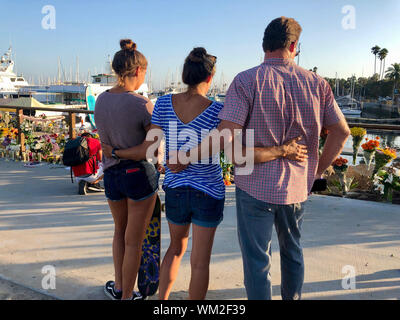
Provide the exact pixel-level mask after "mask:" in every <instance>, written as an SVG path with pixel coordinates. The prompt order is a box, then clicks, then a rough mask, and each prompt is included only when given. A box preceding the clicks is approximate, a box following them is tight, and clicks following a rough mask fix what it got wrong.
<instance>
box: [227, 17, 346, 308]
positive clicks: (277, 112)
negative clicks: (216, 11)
mask: <svg viewBox="0 0 400 320" xmlns="http://www.w3.org/2000/svg"><path fill="white" fill-rule="evenodd" d="M301 31H302V29H301V27H300V25H299V24H298V23H297V22H296V21H295V20H294V19H291V18H286V17H280V18H277V19H275V20H273V21H272V22H271V23H270V24H269V25H268V26H267V28H266V29H265V33H264V39H263V49H264V52H265V60H264V62H263V63H262V64H261V65H259V66H257V67H255V68H252V69H249V70H247V71H244V72H241V73H239V74H238V75H237V76H236V77H235V79H234V80H233V82H232V84H231V85H230V88H229V90H228V92H227V95H226V99H225V106H224V108H223V109H222V111H221V112H220V114H219V118H220V119H221V120H222V122H221V124H220V126H219V129H220V130H222V129H225V128H228V129H230V130H233V129H244V130H248V129H252V130H254V137H255V141H254V145H255V146H256V147H269V146H277V145H281V144H284V143H285V142H286V141H288V140H289V139H292V138H294V137H297V136H301V137H302V138H303V139H302V140H301V141H300V142H299V143H300V144H303V145H305V146H306V147H307V149H308V160H307V161H299V162H295V161H293V160H292V159H290V158H278V159H276V160H273V161H269V162H265V163H261V164H256V165H255V167H254V171H253V173H252V174H250V175H236V176H235V184H236V209H237V223H238V235H239V243H240V247H241V251H242V256H243V267H244V283H245V287H246V292H247V296H248V298H249V299H256V300H262V299H271V296H272V290H271V288H272V287H271V276H270V269H271V235H272V228H273V226H274V225H275V228H276V231H277V235H278V240H279V247H280V257H281V275H282V277H281V295H282V299H285V300H286V299H289V300H290V299H300V298H301V292H302V286H303V282H304V261H303V250H302V247H301V244H300V237H301V225H302V222H303V217H304V202H305V201H306V200H307V197H308V195H309V193H310V190H311V188H312V186H313V183H314V181H315V180H316V179H317V178H320V177H321V175H322V174H323V173H324V172H325V170H326V169H327V168H328V167H329V166H330V165H331V163H332V162H333V161H334V159H335V158H336V157H337V156H338V155H339V154H340V153H341V151H342V149H343V146H344V144H345V141H346V140H347V138H348V136H349V134H350V131H349V128H348V126H347V123H346V120H345V118H344V116H343V114H342V112H341V111H340V109H339V107H338V105H337V103H336V102H335V99H334V95H333V93H332V90H331V88H330V86H329V84H328V83H327V82H326V81H325V80H324V79H323V78H322V77H320V76H318V75H317V74H316V73H314V72H309V71H307V70H305V69H303V68H301V67H299V66H297V65H296V63H295V61H294V58H295V56H296V54H297V45H298V40H299V37H300V33H301ZM323 128H325V129H327V130H328V132H329V134H328V136H327V140H326V143H325V147H324V150H323V152H322V155H321V157H320V158H319V157H318V141H319V136H320V133H321V130H322V129H323Z"/></svg>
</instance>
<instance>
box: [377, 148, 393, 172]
mask: <svg viewBox="0 0 400 320" xmlns="http://www.w3.org/2000/svg"><path fill="white" fill-rule="evenodd" d="M396 158H397V153H396V150H394V149H391V148H385V149H382V148H377V149H376V154H375V168H374V175H375V174H376V173H377V172H378V171H379V170H380V169H381V168H383V167H385V166H386V165H387V164H389V163H390V162H391V161H392V160H394V159H396Z"/></svg>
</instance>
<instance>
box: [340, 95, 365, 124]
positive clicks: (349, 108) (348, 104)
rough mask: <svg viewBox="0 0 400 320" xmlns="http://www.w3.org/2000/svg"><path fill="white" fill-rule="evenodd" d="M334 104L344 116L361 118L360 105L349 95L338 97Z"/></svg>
mask: <svg viewBox="0 0 400 320" xmlns="http://www.w3.org/2000/svg"><path fill="white" fill-rule="evenodd" d="M336 102H337V104H338V105H339V107H340V109H341V110H342V112H343V114H344V115H345V116H347V117H353V118H359V117H361V113H362V110H361V107H360V103H359V102H358V101H357V100H356V99H354V98H352V97H351V96H350V95H347V96H342V97H338V98H336Z"/></svg>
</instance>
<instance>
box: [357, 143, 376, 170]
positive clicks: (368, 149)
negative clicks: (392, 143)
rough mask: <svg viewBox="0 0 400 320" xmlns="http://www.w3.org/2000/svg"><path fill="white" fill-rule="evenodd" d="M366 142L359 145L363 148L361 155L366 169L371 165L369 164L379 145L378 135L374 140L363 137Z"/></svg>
mask: <svg viewBox="0 0 400 320" xmlns="http://www.w3.org/2000/svg"><path fill="white" fill-rule="evenodd" d="M365 140H366V141H367V142H365V143H363V144H362V145H361V148H362V149H363V157H364V161H365V164H366V165H367V167H368V170H369V169H370V167H371V164H372V162H373V160H374V158H375V153H376V149H377V148H378V147H379V137H376V138H375V140H369V139H368V138H366V139H365Z"/></svg>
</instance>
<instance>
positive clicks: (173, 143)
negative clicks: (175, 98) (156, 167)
mask: <svg viewBox="0 0 400 320" xmlns="http://www.w3.org/2000/svg"><path fill="white" fill-rule="evenodd" d="M222 108H223V104H221V103H219V102H215V101H214V102H213V103H212V104H211V105H210V106H209V107H208V108H207V109H206V110H204V111H203V112H202V113H201V114H200V115H198V116H197V117H196V118H195V119H193V120H192V121H191V122H189V123H186V124H185V123H183V122H182V121H181V120H180V119H179V118H178V117H177V115H176V113H175V110H174V108H173V105H172V95H165V96H162V97H160V98H158V100H157V102H156V104H155V106H154V110H153V115H152V119H151V122H152V123H153V124H154V125H156V126H159V127H161V128H162V130H163V132H164V136H165V146H166V150H165V157H166V159H168V157H169V151H170V150H181V151H184V152H186V151H188V150H190V149H192V148H194V147H196V146H197V145H198V144H200V142H201V141H202V140H203V139H204V138H205V137H206V136H207V135H208V134H209V132H210V131H211V130H212V129H215V128H217V126H218V125H219V123H220V121H221V120H220V119H218V113H219V112H220V111H221V109H222ZM205 162H206V163H205ZM182 186H190V187H192V188H194V189H197V190H200V191H203V192H204V193H206V194H208V195H210V196H212V197H214V198H216V199H223V198H224V197H225V184H224V181H223V178H222V170H221V166H220V164H219V155H218V154H217V155H215V157H214V158H212V159H211V158H210V159H209V160H208V161H204V160H202V161H199V163H191V164H189V166H188V167H187V168H186V169H185V170H183V171H181V172H178V173H172V172H171V170H170V169H169V168H168V167H166V170H165V178H164V184H163V189H165V188H166V187H168V188H177V187H182Z"/></svg>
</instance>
